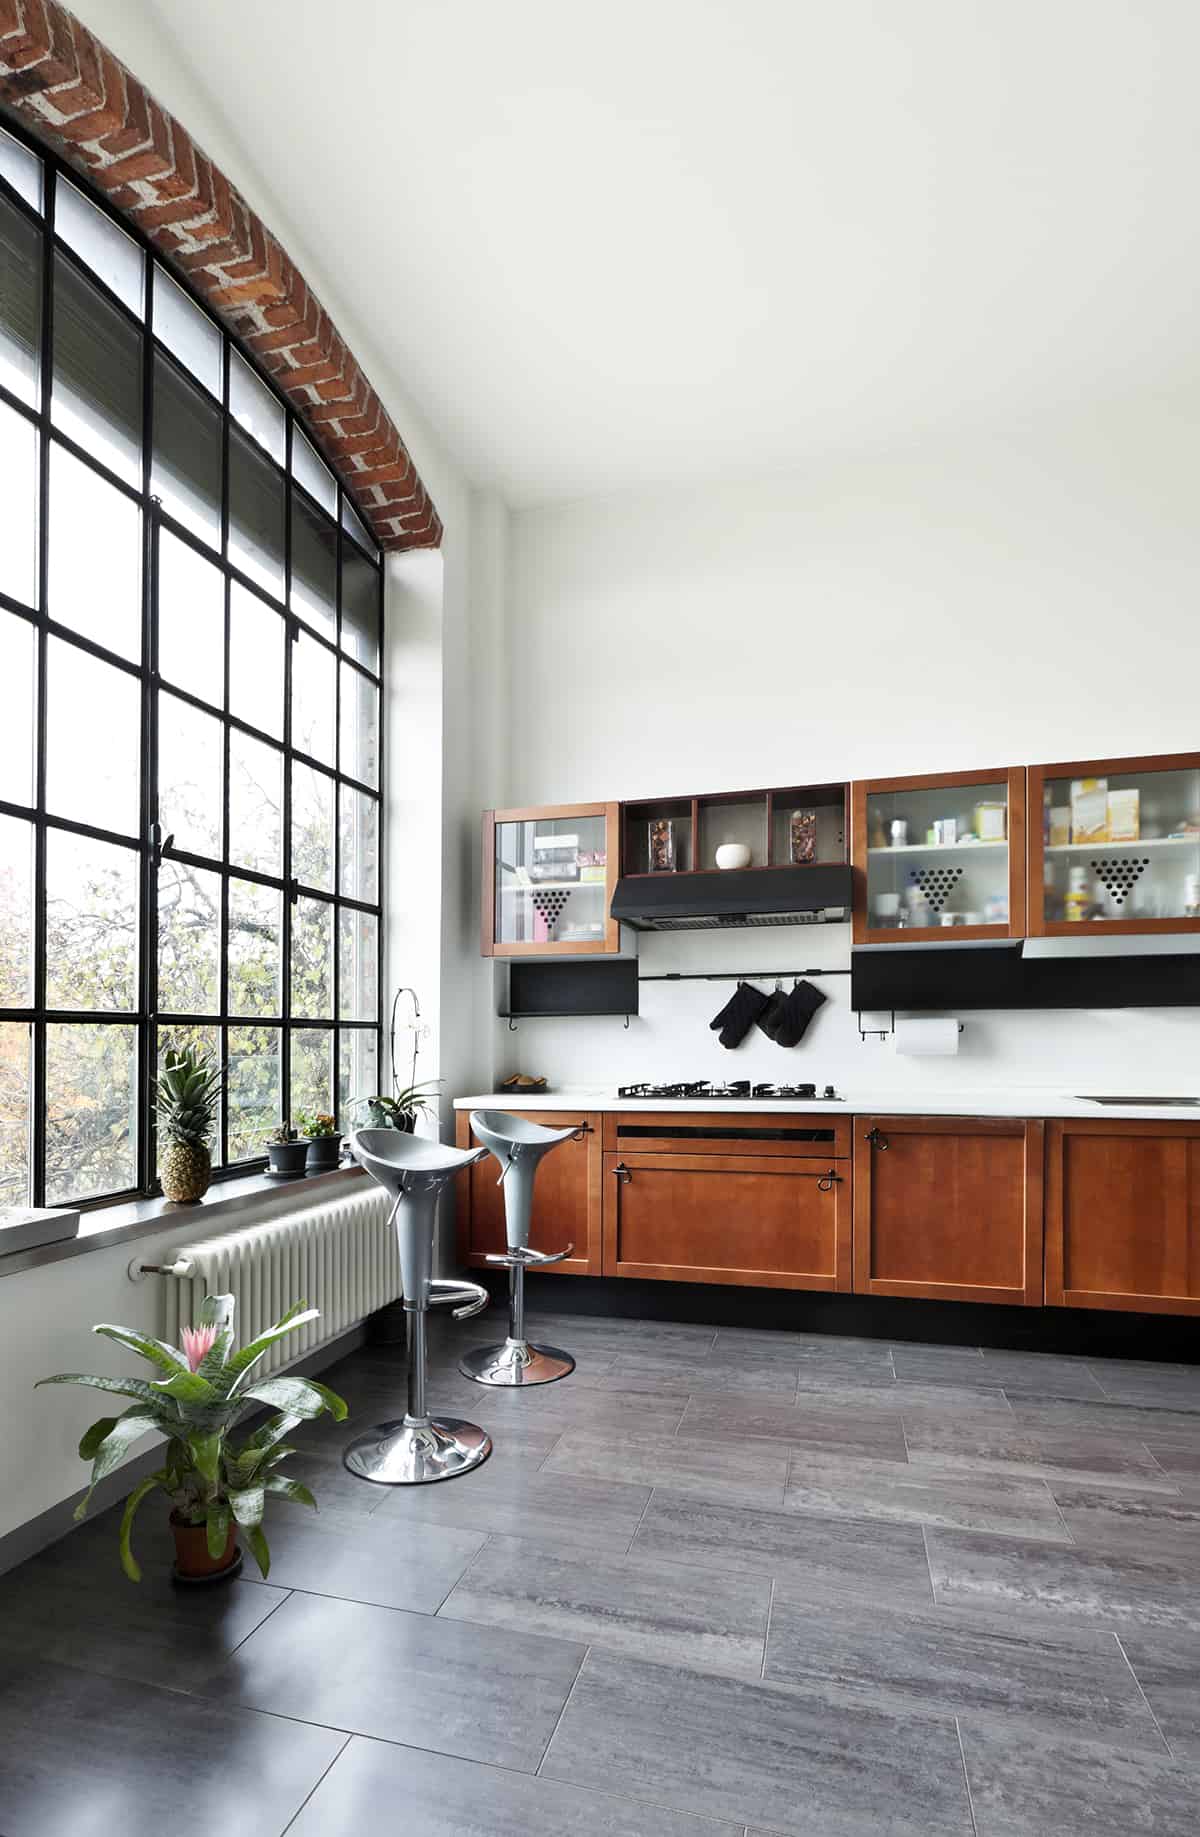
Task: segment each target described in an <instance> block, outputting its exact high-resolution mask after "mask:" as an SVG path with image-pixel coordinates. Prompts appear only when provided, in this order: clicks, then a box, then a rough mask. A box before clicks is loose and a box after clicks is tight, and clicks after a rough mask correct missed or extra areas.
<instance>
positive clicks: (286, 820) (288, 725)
mask: <svg viewBox="0 0 1200 1837" xmlns="http://www.w3.org/2000/svg"><path fill="white" fill-rule="evenodd" d="M294 419H295V417H294V416H293V414H292V411H291V409H290V408H289V409H288V411H287V418H286V421H285V423H284V471H285V474H286V478H287V481H289V489H287V490H285V492H284V498H283V597H284V603H285V605H286V606H287V641H286V642H285V644H284V647H283V838H282V839H283V887H284V892H283V911H282V913H281V915H280V940H281V945H282V950H281V959H282V967H281V974H282V977H283V986H282V988H281V989H280V991H279V1003H280V1008H281V1010H282V1013H283V1027H282V1029H281V1030H280V1036H279V1090H280V1101H281V1104H282V1109H283V1117H284V1120H285V1122H291V1120H292V916H293V913H294V912H295V909H296V881H295V875H294V872H293V862H292V671H293V668H294V661H295V653H296V644H297V641H298V638H299V627H298V626H297V623H296V620H295V618H294V617H293V616H292V493H291V490H290V480H291V476H292V438H293V423H294ZM336 757H337V753H336V751H335V753H334V758H335V759H336ZM335 782H336V781H335Z"/></svg>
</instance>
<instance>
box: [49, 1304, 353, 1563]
mask: <svg viewBox="0 0 1200 1837" xmlns="http://www.w3.org/2000/svg"><path fill="white" fill-rule="evenodd" d="M235 1305H236V1304H235V1298H234V1297H233V1296H232V1295H209V1296H208V1297H207V1298H206V1300H205V1302H204V1304H203V1306H202V1308H201V1310H200V1324H199V1326H196V1327H184V1328H183V1329H182V1332H181V1334H180V1338H181V1339H182V1340H183V1347H182V1349H180V1348H178V1347H176V1346H168V1345H167V1344H165V1342H164V1341H162V1340H157V1339H152V1338H150V1337H149V1336H148V1335H146V1334H143V1333H135V1332H133V1331H132V1330H131V1329H130V1328H128V1327H113V1326H108V1325H101V1326H97V1327H93V1329H92V1331H93V1333H99V1334H102V1335H103V1336H104V1338H106V1339H111V1340H115V1341H116V1342H117V1344H118V1345H120V1346H128V1347H129V1348H130V1350H131V1351H133V1352H136V1353H139V1354H140V1355H141V1357H142V1358H144V1359H147V1360H149V1362H150V1363H151V1364H152V1365H154V1366H156V1367H157V1369H158V1370H159V1371H161V1372H164V1373H165V1374H166V1375H165V1376H164V1377H161V1378H154V1379H151V1380H145V1379H142V1378H98V1377H91V1376H89V1375H87V1374H85V1373H82V1372H73V1371H68V1372H59V1373H58V1374H57V1376H55V1377H53V1378H42V1379H40V1380H39V1382H40V1383H41V1384H82V1385H86V1386H88V1387H89V1388H90V1389H92V1390H100V1391H111V1392H114V1393H115V1394H116V1395H118V1396H124V1397H132V1398H133V1399H134V1401H133V1403H131V1404H130V1406H129V1408H128V1409H126V1410H125V1411H124V1413H123V1414H122V1415H120V1416H102V1417H101V1418H100V1419H99V1421H98V1422H94V1423H93V1424H92V1426H91V1428H90V1429H89V1430H88V1431H87V1433H86V1435H85V1436H84V1437H83V1439H82V1441H81V1442H80V1444H79V1453H80V1457H81V1459H83V1460H85V1461H90V1462H91V1463H92V1474H91V1483H90V1485H89V1487H88V1490H87V1493H86V1494H85V1496H84V1498H83V1499H82V1500H81V1501H80V1503H79V1505H78V1506H77V1507H76V1510H75V1516H76V1518H82V1517H83V1515H84V1513H85V1512H86V1511H87V1507H88V1501H89V1500H90V1499H91V1496H92V1494H93V1492H94V1491H95V1489H96V1487H97V1485H98V1484H99V1483H100V1481H101V1480H103V1479H104V1477H105V1476H106V1475H107V1474H110V1473H112V1472H113V1471H114V1469H116V1468H117V1467H119V1466H120V1464H121V1462H122V1460H123V1459H124V1458H125V1456H126V1454H127V1453H128V1452H129V1450H130V1448H132V1446H133V1444H134V1443H135V1442H136V1441H138V1440H140V1438H141V1437H142V1436H143V1435H149V1434H151V1433H157V1434H159V1435H163V1436H165V1437H166V1439H167V1447H166V1457H165V1459H164V1461H163V1465H162V1466H161V1467H160V1468H158V1469H157V1470H156V1471H155V1472H154V1473H152V1474H150V1475H149V1476H148V1477H147V1478H146V1479H144V1480H142V1481H140V1482H139V1484H138V1485H137V1486H135V1487H134V1489H133V1491H132V1492H131V1493H130V1495H129V1498H128V1499H127V1500H126V1503H125V1511H124V1515H123V1516H122V1519H121V1529H120V1551H121V1566H122V1568H123V1569H124V1571H125V1573H126V1575H127V1576H128V1577H129V1579H130V1581H131V1582H138V1581H140V1580H141V1574H142V1572H141V1569H140V1568H139V1566H138V1563H137V1560H136V1558H135V1557H134V1554H133V1549H132V1544H131V1534H132V1530H133V1521H134V1517H135V1515H136V1513H137V1510H138V1507H139V1506H140V1505H141V1503H142V1500H143V1499H144V1498H145V1497H146V1496H147V1494H148V1493H151V1492H153V1491H154V1490H155V1489H156V1488H158V1487H161V1488H162V1490H163V1491H164V1492H165V1493H168V1494H169V1495H170V1498H171V1502H172V1507H173V1510H172V1517H173V1518H174V1519H175V1521H176V1522H177V1523H182V1524H190V1525H200V1524H202V1525H204V1526H205V1527H206V1541H207V1544H208V1551H209V1555H210V1556H212V1557H213V1558H214V1559H216V1558H218V1557H219V1556H220V1555H221V1554H222V1552H223V1551H224V1549H225V1547H226V1544H227V1542H228V1539H229V1530H230V1525H231V1523H236V1524H237V1525H238V1526H239V1527H240V1529H241V1532H242V1535H243V1537H244V1538H245V1541H246V1543H247V1545H248V1546H249V1548H250V1550H251V1551H252V1553H253V1555H254V1558H255V1561H256V1562H257V1563H258V1566H259V1568H260V1569H261V1571H262V1573H263V1575H264V1576H266V1574H267V1573H268V1571H269V1569H270V1566H271V1554H270V1551H269V1549H268V1548H267V1540H266V1538H265V1536H264V1535H263V1528H262V1521H263V1514H264V1511H265V1508H266V1501H267V1495H268V1494H270V1493H276V1494H278V1495H279V1496H280V1497H281V1498H284V1499H291V1500H294V1501H296V1502H297V1503H298V1504H300V1505H307V1506H310V1507H311V1508H313V1509H314V1510H315V1508H316V1500H315V1499H314V1498H313V1495H312V1493H311V1492H310V1491H309V1489H308V1487H307V1486H304V1485H302V1484H301V1483H300V1481H299V1480H292V1479H289V1478H288V1477H287V1475H286V1474H283V1473H281V1472H280V1470H279V1469H280V1464H281V1462H283V1461H284V1460H286V1459H287V1457H288V1455H289V1454H294V1453H295V1449H294V1448H290V1447H288V1446H286V1442H287V1438H288V1436H289V1435H290V1434H291V1432H292V1430H293V1429H295V1428H296V1427H297V1426H298V1425H299V1424H300V1423H301V1422H305V1421H309V1420H312V1419H313V1418H315V1417H317V1416H320V1415H322V1414H324V1413H325V1412H326V1411H328V1412H329V1414H330V1415H331V1416H332V1417H333V1418H334V1419H335V1421H337V1422H341V1421H343V1420H344V1419H345V1416H346V1405H345V1403H344V1402H343V1401H342V1399H341V1398H340V1397H339V1396H338V1395H337V1394H336V1392H334V1391H331V1390H327V1389H326V1387H325V1386H324V1385H323V1384H317V1383H316V1382H314V1380H313V1379H311V1378H296V1377H289V1376H288V1375H287V1374H286V1373H284V1374H281V1375H279V1376H278V1377H273V1378H259V1379H258V1380H257V1381H256V1380H255V1378H254V1368H255V1366H256V1365H257V1364H258V1362H259V1360H260V1359H261V1358H262V1357H263V1355H264V1354H265V1353H266V1352H267V1351H268V1350H269V1349H270V1347H272V1346H273V1345H274V1344H275V1343H276V1341H277V1340H280V1339H282V1338H283V1337H284V1336H285V1334H288V1333H291V1332H293V1331H294V1329H295V1328H297V1327H299V1326H303V1325H304V1323H305V1322H306V1321H309V1320H316V1319H317V1318H318V1313H319V1311H318V1309H316V1308H305V1306H304V1303H303V1302H302V1301H300V1302H297V1303H296V1306H295V1307H293V1308H289V1309H288V1311H287V1313H286V1314H284V1315H283V1316H282V1317H281V1318H280V1319H279V1320H278V1321H277V1322H276V1323H275V1325H274V1326H273V1327H270V1328H268V1330H267V1331H266V1332H265V1333H262V1334H260V1335H259V1336H258V1338H257V1339H255V1340H252V1341H251V1343H250V1344H249V1345H248V1346H243V1347H242V1349H241V1351H240V1352H234V1350H233V1343H234V1330H233V1323H234V1309H235ZM263 1405H266V1407H267V1408H268V1409H270V1410H272V1411H273V1412H274V1414H273V1415H271V1416H270V1417H269V1418H268V1420H267V1421H266V1422H264V1423H262V1424H260V1425H259V1427H258V1428H256V1429H255V1430H254V1432H253V1434H252V1435H250V1436H249V1437H248V1438H247V1439H246V1440H245V1441H244V1442H243V1443H242V1444H241V1446H240V1447H239V1448H236V1449H235V1448H233V1447H232V1446H231V1445H230V1441H229V1437H230V1434H231V1432H232V1430H233V1428H234V1426H235V1424H236V1423H237V1422H238V1421H239V1420H240V1418H241V1417H242V1416H244V1415H245V1414H246V1412H247V1411H248V1410H252V1409H254V1408H256V1407H260V1408H261V1407H262V1406H263Z"/></svg>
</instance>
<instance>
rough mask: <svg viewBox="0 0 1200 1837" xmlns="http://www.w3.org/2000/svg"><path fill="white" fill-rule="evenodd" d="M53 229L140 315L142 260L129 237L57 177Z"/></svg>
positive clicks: (110, 219) (134, 243) (81, 194)
mask: <svg viewBox="0 0 1200 1837" xmlns="http://www.w3.org/2000/svg"><path fill="white" fill-rule="evenodd" d="M54 229H55V233H56V234H57V235H59V236H61V237H62V239H63V241H64V242H65V243H66V244H67V245H68V246H69V247H70V248H72V249H74V251H75V253H76V255H78V256H79V258H80V260H81V261H85V262H86V263H87V265H88V267H89V268H90V269H91V270H92V272H93V274H98V275H99V276H100V279H101V280H102V281H103V282H104V284H105V286H106V287H110V288H111V289H112V291H113V293H115V294H116V296H117V298H118V300H124V302H125V304H126V306H128V308H129V310H130V311H131V312H134V313H136V314H137V315H138V318H139V319H140V318H141V316H142V293H143V288H144V284H145V261H144V259H143V257H142V252H141V250H140V249H139V248H138V245H137V244H136V242H134V240H133V238H132V237H131V236H127V235H126V234H125V232H124V230H121V229H118V227H117V225H116V224H115V223H114V222H113V220H112V218H111V217H106V216H105V214H104V212H103V211H100V210H97V209H96V206H95V205H94V204H92V203H90V202H89V200H88V199H87V198H85V197H84V195H83V193H82V192H81V191H76V189H75V187H74V185H71V184H68V182H67V180H66V179H64V178H60V179H59V181H58V189H57V191H56V192H55V196H54Z"/></svg>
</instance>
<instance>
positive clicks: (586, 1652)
mask: <svg viewBox="0 0 1200 1837" xmlns="http://www.w3.org/2000/svg"><path fill="white" fill-rule="evenodd" d="M591 1654H592V1648H591V1645H590V1644H589V1645H586V1646H585V1647H584V1649H583V1657H582V1658H581V1659H580V1661H579V1669H578V1671H577V1672H576V1673H575V1676H574V1677H573V1678H572V1679H571V1688H570V1690H568V1692H567V1694H566V1696H565V1698H564V1699H563V1706H562V1708H561V1709H560V1710H559V1712H558V1715H557V1716H556V1717H555V1720H554V1727H553V1728H552V1729H551V1731H550V1739H549V1741H547V1743H546V1745H545V1747H544V1748H543V1749H542V1758H541V1760H539V1762H538V1764H537V1766H536V1767H535V1768H534V1770H533V1778H534V1779H535V1780H536V1779H541V1778H542V1768H543V1767H544V1766H545V1764H546V1756H547V1754H549V1752H550V1749H551V1746H552V1745H553V1742H554V1737H555V1736H556V1735H557V1734H558V1731H559V1729H560V1728H561V1727H562V1719H563V1717H564V1716H565V1715H566V1713H567V1706H568V1704H569V1703H570V1701H571V1698H572V1697H573V1696H574V1695H575V1687H576V1685H577V1684H578V1682H579V1680H580V1678H581V1677H582V1676H583V1667H584V1666H585V1665H586V1664H587V1662H588V1659H589V1658H590V1657H591ZM551 1777H552V1775H549V1774H547V1775H546V1778H547V1779H549V1778H551Z"/></svg>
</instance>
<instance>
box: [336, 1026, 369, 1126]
mask: <svg viewBox="0 0 1200 1837" xmlns="http://www.w3.org/2000/svg"><path fill="white" fill-rule="evenodd" d="M378 1095H379V1035H378V1034H377V1033H376V1032H375V1031H374V1030H373V1029H372V1028H367V1027H362V1028H359V1027H355V1028H346V1027H343V1028H342V1030H341V1032H340V1033H339V1034H338V1095H337V1113H338V1120H339V1121H340V1123H341V1125H342V1128H343V1129H352V1128H356V1127H360V1126H361V1125H362V1123H363V1122H365V1120H366V1118H365V1116H364V1114H363V1112H362V1110H361V1109H360V1108H358V1107H357V1105H358V1103H359V1101H360V1100H361V1099H362V1098H364V1097H377V1096H378Z"/></svg>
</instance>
